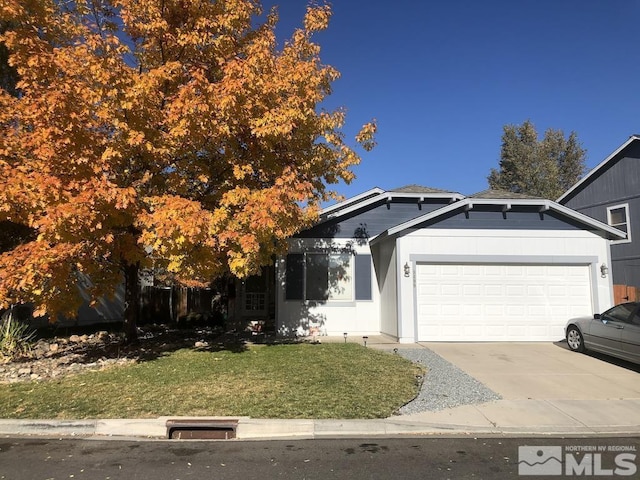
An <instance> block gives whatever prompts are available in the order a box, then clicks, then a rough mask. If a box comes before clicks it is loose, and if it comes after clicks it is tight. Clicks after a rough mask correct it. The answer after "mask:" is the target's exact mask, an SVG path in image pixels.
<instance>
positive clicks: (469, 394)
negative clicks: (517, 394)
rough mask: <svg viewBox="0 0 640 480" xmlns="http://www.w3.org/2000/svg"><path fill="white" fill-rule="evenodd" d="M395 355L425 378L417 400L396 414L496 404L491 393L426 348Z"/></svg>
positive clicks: (404, 349)
mask: <svg viewBox="0 0 640 480" xmlns="http://www.w3.org/2000/svg"><path fill="white" fill-rule="evenodd" d="M397 353H398V355H401V356H402V357H404V358H406V359H408V360H411V361H412V362H416V363H419V364H421V365H424V366H425V367H426V369H427V374H426V376H425V378H424V380H423V383H422V388H421V390H420V393H419V394H418V396H417V397H416V398H415V399H414V400H412V401H411V402H409V403H408V404H406V405H404V406H403V407H402V408H400V410H399V411H398V413H399V414H400V415H410V414H413V413H420V412H425V411H435V410H442V409H444V408H451V407H457V406H460V405H470V404H477V403H484V402H490V401H492V400H499V399H500V398H501V397H500V395H498V394H497V393H495V392H494V391H493V390H490V389H489V388H487V387H486V386H485V385H484V384H482V383H480V382H479V381H478V380H476V379H475V378H473V377H472V376H470V375H468V374H466V373H465V372H464V371H462V370H460V369H459V368H458V367H456V366H455V365H453V364H451V363H449V362H447V361H446V360H445V359H444V358H442V357H441V356H440V355H438V354H436V353H434V352H433V351H431V350H429V349H428V348H398V350H397Z"/></svg>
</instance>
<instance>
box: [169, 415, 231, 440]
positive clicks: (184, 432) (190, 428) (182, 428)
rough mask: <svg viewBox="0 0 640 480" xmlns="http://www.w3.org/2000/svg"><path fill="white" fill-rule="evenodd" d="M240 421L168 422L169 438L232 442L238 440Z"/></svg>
mask: <svg viewBox="0 0 640 480" xmlns="http://www.w3.org/2000/svg"><path fill="white" fill-rule="evenodd" d="M237 428H238V420H234V419H228V420H227V419H225V420H206V419H177V420H167V438H170V439H175V440H230V439H232V438H236V430H237Z"/></svg>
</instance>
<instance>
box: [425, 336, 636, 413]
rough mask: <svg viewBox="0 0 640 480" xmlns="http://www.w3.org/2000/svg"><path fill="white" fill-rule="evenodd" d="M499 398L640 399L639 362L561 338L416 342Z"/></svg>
mask: <svg viewBox="0 0 640 480" xmlns="http://www.w3.org/2000/svg"><path fill="white" fill-rule="evenodd" d="M421 345H424V346H426V347H428V348H429V349H431V350H433V351H434V352H436V353H437V354H438V355H440V356H441V357H443V358H444V359H445V360H447V361H449V362H451V363H453V364H454V365H456V366H457V367H458V368H460V369H462V370H464V371H465V372H467V373H468V374H469V375H471V376H473V377H474V378H476V379H477V380H479V381H480V382H482V383H483V384H485V385H486V386H487V387H489V388H490V389H491V390H493V391H494V392H496V393H498V394H500V395H501V396H502V398H503V399H505V400H555V399H565V400H607V399H616V400H620V399H640V366H639V365H634V364H631V363H626V362H621V361H618V360H615V359H613V358H611V357H607V356H604V355H595V354H594V355H593V356H591V355H585V354H578V353H575V352H571V351H570V350H568V348H567V346H566V345H565V344H564V343H562V342H559V343H550V342H540V343H511V342H504V343H500V342H496V343H436V342H426V343H422V344H421Z"/></svg>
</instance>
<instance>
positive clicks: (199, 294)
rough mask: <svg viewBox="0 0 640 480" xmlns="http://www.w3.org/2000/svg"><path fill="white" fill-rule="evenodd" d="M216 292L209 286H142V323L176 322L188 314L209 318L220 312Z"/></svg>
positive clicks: (204, 318)
mask: <svg viewBox="0 0 640 480" xmlns="http://www.w3.org/2000/svg"><path fill="white" fill-rule="evenodd" d="M216 296H217V293H216V292H215V291H214V290H212V289H210V288H178V287H173V288H172V287H166V288H165V287H143V288H142V292H141V293H140V305H141V320H142V323H147V322H154V323H166V322H177V321H180V320H183V319H185V318H187V317H188V316H194V317H195V316H199V317H200V318H202V319H203V320H209V319H210V318H212V317H215V316H216V314H220V313H221V312H219V311H217V310H218V309H219V307H220V305H218V304H217V302H216Z"/></svg>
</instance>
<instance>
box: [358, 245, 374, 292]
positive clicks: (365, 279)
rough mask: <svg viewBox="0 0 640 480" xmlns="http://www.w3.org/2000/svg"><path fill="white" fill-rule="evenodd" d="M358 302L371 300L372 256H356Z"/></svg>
mask: <svg viewBox="0 0 640 480" xmlns="http://www.w3.org/2000/svg"><path fill="white" fill-rule="evenodd" d="M355 267H356V274H355V277H356V300H371V298H372V297H371V255H356V265H355Z"/></svg>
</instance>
